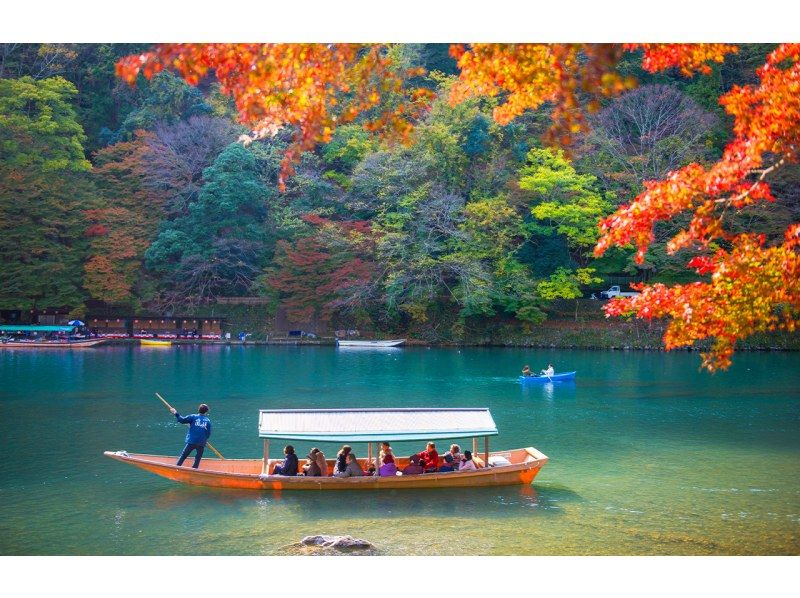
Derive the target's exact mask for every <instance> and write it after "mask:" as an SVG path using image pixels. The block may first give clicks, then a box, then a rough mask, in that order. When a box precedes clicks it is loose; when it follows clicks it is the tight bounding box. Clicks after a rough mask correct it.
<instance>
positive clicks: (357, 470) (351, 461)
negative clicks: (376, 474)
mask: <svg viewBox="0 0 800 598" xmlns="http://www.w3.org/2000/svg"><path fill="white" fill-rule="evenodd" d="M347 448H350V447H347ZM333 475H334V476H335V477H337V478H349V477H359V476H363V475H364V470H363V469H361V466H360V465H359V464H358V459H356V456H355V454H354V453H352V452H349V453H347V465H346V466H345V468H344V471H334V472H333Z"/></svg>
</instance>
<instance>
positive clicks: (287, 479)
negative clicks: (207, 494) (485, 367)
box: [104, 408, 548, 490]
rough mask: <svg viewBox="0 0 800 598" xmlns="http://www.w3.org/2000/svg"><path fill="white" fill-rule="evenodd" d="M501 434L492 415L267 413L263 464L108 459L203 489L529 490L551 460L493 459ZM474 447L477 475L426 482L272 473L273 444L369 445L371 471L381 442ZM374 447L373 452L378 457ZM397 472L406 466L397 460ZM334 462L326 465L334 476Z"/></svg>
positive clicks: (425, 477)
mask: <svg viewBox="0 0 800 598" xmlns="http://www.w3.org/2000/svg"><path fill="white" fill-rule="evenodd" d="M496 434H497V428H496V426H495V424H494V420H493V419H492V416H491V414H490V413H489V410H488V409H474V408H468V409H413V408H412V409H288V410H261V411H260V415H259V436H260V437H261V438H262V439H263V440H264V453H263V457H262V458H261V459H203V460H202V461H201V463H200V467H199V468H198V469H192V468H191V467H187V466H183V467H178V466H177V465H175V461H176V458H175V457H172V456H166V455H146V454H139V453H129V452H127V451H106V452H105V453H104V454H105V455H106V456H108V457H110V458H112V459H115V460H117V461H121V462H123V463H128V464H130V465H134V466H136V467H139V468H141V469H144V470H146V471H149V472H151V473H155V474H156V475H160V476H162V477H165V478H168V479H170V480H174V481H176V482H182V483H186V484H193V485H199V486H212V487H218V488H241V489H251V490H388V489H404V488H405V489H412V488H465V487H479V486H509V485H515V484H530V483H531V482H532V481H533V479H534V478H535V477H536V474H538V473H539V470H540V469H541V468H542V467H543V466H544V465H545V463H547V461H548V457H547V456H546V455H544V454H542V453H541V452H539V451H538V450H536V449H535V448H533V447H525V448H519V449H511V450H505V451H494V452H489V440H488V439H489V436H493V435H496ZM480 436H483V438H484V447H483V448H484V451H483V453H482V455H483V458H482V459H481V458H479V457H478V447H477V444H478V440H477V439H478V437H480ZM467 437H472V439H473V453H474V454H475V459H476V461H477V462H478V463H479V464H480V465H483V466H482V467H480V468H479V469H477V470H474V471H453V472H438V473H426V474H422V475H395V476H385V477H383V476H369V475H366V476H362V477H347V478H339V477H332V476H331V477H306V476H282V475H274V474H273V473H272V472H273V471H274V468H275V466H276V465H278V464H279V463H281V462H282V460H281V459H270V458H269V444H270V440H280V441H287V440H291V441H295V442H308V443H309V445H310V444H311V443H314V442H337V443H338V442H342V443H344V442H346V443H349V444H353V445H357V443H367V447H368V450H367V453H368V454H367V457H366V458H361V459H359V460H358V461H359V464H360V465H361V466H362V467H363V468H364V469H365V470H366V468H367V466H368V465H369V463H370V462H372V463H374V461H375V459H373V455H374V456H375V457H377V455H378V443H379V442H383V441H392V442H400V441H432V440H440V439H447V438H467ZM373 443H374V444H375V446H374V452H373ZM395 460H396V463H397V467H398V470H401V469H402V468H403V467H405V466H406V465H407V464H408V459H407V458H398V457H395ZM334 462H335V461H334V460H328V465H329V470H332V467H333V465H334Z"/></svg>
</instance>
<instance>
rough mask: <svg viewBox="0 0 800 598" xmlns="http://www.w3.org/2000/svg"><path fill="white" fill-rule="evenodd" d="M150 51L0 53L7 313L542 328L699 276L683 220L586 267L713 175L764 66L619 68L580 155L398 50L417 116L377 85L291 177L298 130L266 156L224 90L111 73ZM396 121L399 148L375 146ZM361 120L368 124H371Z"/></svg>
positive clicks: (788, 173)
mask: <svg viewBox="0 0 800 598" xmlns="http://www.w3.org/2000/svg"><path fill="white" fill-rule="evenodd" d="M147 48H148V45H147V44H141V45H137V46H132V45H109V44H84V45H81V44H68V45H52V44H29V45H20V44H4V45H3V46H2V48H0V52H2V54H0V254H2V256H3V267H2V269H0V308H2V309H33V308H39V309H41V308H46V307H68V308H69V309H70V310H71V313H73V314H75V315H81V314H85V313H86V305H87V302H92V301H93V302H95V304H97V302H103V304H105V305H107V306H109V307H111V308H116V309H118V310H120V312H126V313H134V312H140V311H142V310H146V311H148V312H149V313H181V312H187V310H192V309H197V308H198V307H199V306H204V305H211V304H214V303H215V302H216V301H217V299H218V298H219V297H246V296H258V297H264V298H266V299H267V305H268V306H269V309H270V310H271V311H272V312H273V313H274V312H275V311H276V310H278V309H279V308H282V309H283V310H284V311H285V312H286V313H287V314H288V316H289V317H290V318H291V319H292V320H294V321H306V320H313V321H318V322H320V321H321V322H330V321H335V322H336V324H337V325H344V326H348V327H356V328H361V329H371V330H384V331H402V330H406V329H408V327H409V326H412V325H414V326H419V325H423V324H424V325H430V326H431V327H435V326H437V325H439V324H440V323H442V322H446V323H447V327H448V329H449V330H451V331H452V333H453V334H454V335H456V336H457V335H458V333H459V331H462V330H463V329H464V327H465V326H466V325H468V324H470V323H476V322H482V321H488V320H492V321H494V320H503V322H504V325H510V326H512V327H513V326H518V327H520V328H525V327H528V329H529V328H530V326H531V325H532V324H536V323H540V322H542V321H543V320H544V319H545V318H546V317H547V315H548V311H549V308H550V306H551V305H552V302H553V301H556V300H559V299H561V300H564V299H568V300H572V299H576V298H578V297H581V296H586V294H588V293H591V291H592V290H599V289H600V288H603V285H604V284H605V285H607V284H609V283H610V282H612V281H614V280H616V281H622V282H625V281H628V280H630V281H639V280H646V281H650V282H653V281H662V282H686V281H687V280H691V279H693V278H692V277H694V279H697V276H696V275H695V274H694V273H693V272H692V271H689V270H686V268H685V266H686V261H687V258H686V255H685V254H683V253H681V252H678V253H676V254H673V255H668V253H667V251H666V250H665V245H666V243H667V241H668V240H669V239H671V238H672V237H674V236H675V234H676V233H677V232H678V231H679V230H680V229H681V228H682V227H684V226H686V224H687V223H688V220H689V218H688V216H687V217H685V218H684V217H677V218H674V219H672V220H670V221H667V222H660V223H658V224H657V225H656V229H655V232H656V239H655V242H654V244H653V245H652V246H651V248H650V251H649V253H648V254H647V258H646V261H644V262H643V263H635V262H634V260H633V256H634V251H635V250H634V249H629V250H628V249H619V248H613V249H610V250H609V251H607V252H606V253H605V254H604V255H603V256H602V257H600V258H597V257H594V255H593V253H592V250H593V248H594V247H595V245H596V243H597V241H598V237H599V231H598V221H599V220H600V219H601V218H603V217H606V216H608V215H610V214H612V213H613V212H614V211H615V210H616V209H617V208H618V207H619V206H620V205H621V204H627V203H629V202H630V201H631V200H632V198H633V197H635V196H636V195H637V194H638V193H639V192H640V191H641V189H642V185H643V182H644V181H648V180H658V179H662V178H663V177H665V176H666V175H667V173H669V172H670V171H674V170H676V169H678V168H680V167H682V166H684V165H686V164H689V163H691V162H699V163H701V164H702V163H708V162H710V161H714V160H717V159H718V158H719V157H720V155H721V154H722V152H723V148H724V147H725V145H726V143H727V142H728V141H729V140H730V138H731V135H732V132H731V125H732V123H731V119H730V117H728V116H726V114H725V113H724V112H723V110H722V107H721V106H720V105H719V103H718V98H719V97H720V95H722V94H723V93H725V92H726V91H728V90H730V89H731V88H733V87H734V86H736V85H744V84H748V83H752V82H753V81H754V79H755V69H756V68H757V67H758V66H760V65H761V64H763V63H764V59H765V56H766V55H767V54H768V52H769V51H771V50H772V49H773V46H766V45H743V46H740V48H739V52H738V53H736V54H731V55H728V56H727V57H725V60H724V62H722V63H721V64H714V65H713V66H712V67H711V72H710V74H707V75H704V74H699V75H695V76H693V77H686V76H684V75H682V74H681V72H680V71H679V70H677V69H671V70H667V71H665V72H661V73H659V74H650V73H648V72H646V71H644V70H643V69H642V67H641V56H640V55H637V54H636V53H631V54H628V55H626V56H625V57H624V58H623V59H622V61H621V62H620V64H619V67H618V68H619V71H620V73H622V75H624V76H625V77H628V80H629V81H633V80H635V81H637V82H638V84H637V85H636V86H634V85H633V84H632V83H631V84H630V89H629V90H628V91H626V92H624V93H622V94H620V95H618V96H616V97H609V98H606V99H604V100H602V101H601V102H600V103H599V104H598V105H597V106H596V107H595V108H596V109H595V110H593V112H592V113H591V115H590V117H589V123H588V124H589V127H588V128H587V130H586V131H581V132H579V133H577V137H578V138H577V139H576V140H575V142H574V143H571V144H570V145H569V147H567V146H566V145H565V147H564V148H563V149H562V148H560V147H559V145H558V144H557V143H556V144H552V143H550V144H548V145H545V144H544V143H543V138H544V137H545V136H546V135H547V134H548V130H549V127H550V116H551V114H550V112H551V111H552V110H553V106H552V105H551V104H549V103H545V104H544V105H542V106H541V107H540V108H538V109H536V110H528V111H525V112H524V113H523V114H522V115H521V116H519V117H517V118H516V119H514V120H512V121H510V122H509V123H508V124H505V125H501V124H499V123H498V122H497V120H496V119H494V118H493V110H494V108H496V106H497V105H498V102H499V99H498V98H497V97H494V98H492V97H470V98H468V99H465V101H463V102H461V103H459V104H455V105H454V104H453V103H452V102H450V101H449V98H450V96H451V91H452V87H453V85H455V82H456V73H457V69H456V63H455V61H454V60H453V58H451V57H450V55H449V54H448V46H447V45H445V44H411V45H395V46H391V47H389V48H388V49H386V50H385V51H384V52H383V53H382V54H381V57H380V59H381V61H382V62H381V63H380V64H381V66H382V68H385V69H388V70H391V71H393V72H401V71H402V72H403V73H405V74H406V75H405V78H404V79H403V81H404V85H407V86H414V87H415V88H418V89H419V90H420V93H419V94H418V95H417V96H416V98H417V100H416V103H415V104H414V106H413V109H412V110H409V109H408V108H407V107H405V105H403V104H402V103H401V101H400V99H399V96H400V95H401V93H400V92H401V90H399V89H398V90H397V93H392V90H383V93H382V94H381V95H380V97H379V99H374V98H371V99H369V101H372V102H374V103H375V105H374V106H372V107H371V108H370V109H369V110H365V111H363V112H362V113H361V114H360V115H358V116H356V117H355V118H353V119H352V120H351V122H349V124H344V125H341V126H338V127H336V128H335V130H333V131H331V132H330V134H326V135H325V142H323V143H315V144H308V143H307V144H306V145H305V146H303V147H302V148H301V149H302V152H303V153H302V155H299V156H298V157H297V158H296V159H295V160H294V161H293V165H292V170H293V172H292V173H291V174H290V175H289V176H287V177H284V176H283V175H284V173H285V171H286V168H285V156H286V153H287V150H291V149H292V148H294V147H295V146H296V144H295V139H296V132H297V131H296V129H292V127H286V128H284V129H282V130H279V131H277V132H274V133H275V134H273V135H269V136H264V135H261V136H258V137H259V138H258V139H256V140H255V141H249V139H245V140H243V136H245V137H246V136H247V134H248V133H251V132H250V131H248V130H246V129H245V128H244V127H243V126H242V125H241V124H240V123H239V121H238V118H237V116H238V115H237V110H236V108H235V107H234V105H233V102H232V100H231V98H230V97H229V96H227V95H224V94H223V93H221V91H220V85H219V84H218V83H217V81H216V80H215V77H214V76H213V73H210V74H209V75H208V76H206V77H204V78H202V79H200V80H198V81H197V85H196V86H191V85H189V84H187V83H186V82H185V81H184V80H183V79H182V78H180V77H179V76H177V75H175V74H172V73H170V72H167V71H163V72H159V73H157V74H155V75H153V76H152V78H150V79H146V78H145V77H144V76H142V75H141V74H140V75H139V76H138V78H137V79H136V80H135V84H134V85H133V86H130V85H128V84H127V83H126V82H125V81H123V80H122V79H120V78H118V77H117V76H116V75H115V64H116V62H117V61H118V60H119V59H120V58H122V57H123V56H127V55H130V54H132V53H135V52H139V51H143V50H145V49H147ZM401 109H402V110H405V112H404V116H405V117H407V118H409V119H411V120H412V121H413V124H414V127H413V129H409V130H408V131H403V135H402V136H401V137H402V139H399V140H398V139H392V138H382V137H381V136H378V135H373V134H372V133H371V130H370V129H371V128H373V127H372V123H373V121H374V120H375V119H376V117H380V115H382V114H384V113H389V112H391V111H392V110H401ZM364 125H367V126H364ZM798 180H799V178H798V172H797V169H796V168H795V167H792V168H787V169H784V170H783V171H782V173H781V175H780V179H779V180H778V181H777V182H775V183H773V186H776V193H775V195H776V198H777V201H775V202H773V203H769V204H763V205H761V206H758V207H757V209H754V210H751V211H749V212H748V213H747V214H746V215H742V216H741V218H740V222H738V224H737V223H736V222H734V224H733V226H734V227H736V226H739V227H740V228H741V229H747V230H755V231H757V232H763V233H764V234H765V235H766V236H767V237H768V238H773V239H775V238H780V237H781V236H782V235H783V233H784V231H785V230H786V228H787V226H788V225H789V224H790V223H792V222H797V221H798V217H799V216H800V214H799V213H798V212H799V211H800V208H799V207H798V206H800V202H798V201H797V197H796V195H797V191H796V190H797V183H798Z"/></svg>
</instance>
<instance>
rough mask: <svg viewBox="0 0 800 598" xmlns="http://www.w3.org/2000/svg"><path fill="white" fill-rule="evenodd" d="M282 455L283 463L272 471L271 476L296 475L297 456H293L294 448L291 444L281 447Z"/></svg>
mask: <svg viewBox="0 0 800 598" xmlns="http://www.w3.org/2000/svg"><path fill="white" fill-rule="evenodd" d="M283 454H284V455H286V457H284V459H283V463H282V464H280V465H276V466H275V469H273V470H272V475H287V476H295V475H297V469H298V466H299V464H298V462H297V455H295V454H294V447H293V446H292V445H291V444H287V445H286V446H285V447H283Z"/></svg>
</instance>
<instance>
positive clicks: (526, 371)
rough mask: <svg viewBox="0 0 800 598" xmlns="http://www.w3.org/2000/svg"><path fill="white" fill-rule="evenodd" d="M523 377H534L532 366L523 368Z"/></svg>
mask: <svg viewBox="0 0 800 598" xmlns="http://www.w3.org/2000/svg"><path fill="white" fill-rule="evenodd" d="M522 375H523V376H533V372H532V371H531V366H529V365H526V366H525V367H524V368H522Z"/></svg>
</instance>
